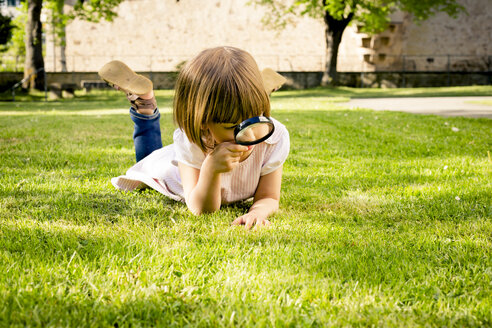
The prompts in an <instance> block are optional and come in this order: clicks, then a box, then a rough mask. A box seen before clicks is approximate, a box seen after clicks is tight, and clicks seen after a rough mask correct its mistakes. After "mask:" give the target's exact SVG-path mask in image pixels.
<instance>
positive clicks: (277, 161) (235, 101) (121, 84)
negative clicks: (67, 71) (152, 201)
mask: <svg viewBox="0 0 492 328" xmlns="http://www.w3.org/2000/svg"><path fill="white" fill-rule="evenodd" d="M99 74H100V75H101V77H102V78H103V79H104V80H106V81H108V82H109V83H111V84H114V85H115V87H116V88H117V89H122V90H123V91H125V92H126V93H127V96H128V98H129V100H130V101H131V103H132V107H131V108H130V115H131V118H132V120H133V121H134V123H135V130H134V134H133V138H134V143H135V152H136V157H137V164H135V165H134V166H133V167H132V168H130V169H129V170H128V171H127V173H126V175H125V176H120V177H117V178H113V179H112V180H111V182H112V184H113V185H114V186H115V187H116V188H118V189H121V190H126V191H130V190H135V189H140V188H144V187H151V188H153V189H155V190H157V191H158V192H160V193H162V194H164V195H166V196H168V197H170V198H172V199H174V200H177V201H183V202H185V203H186V205H187V206H188V208H189V209H190V211H191V212H192V213H194V214H195V215H200V214H201V213H207V212H214V211H217V210H218V209H219V208H220V206H221V204H228V203H232V202H236V201H242V200H246V199H249V198H251V197H254V199H253V205H252V206H251V208H250V209H249V211H248V213H247V214H245V215H243V216H240V217H238V218H237V219H235V220H234V221H233V224H235V225H239V224H242V225H245V226H246V228H248V229H250V228H251V227H252V226H254V225H256V226H264V225H270V222H269V221H268V220H267V218H268V217H269V215H271V214H272V213H273V212H275V211H276V210H277V209H278V204H279V198H280V186H281V180H282V165H283V163H284V161H285V160H286V158H287V155H288V153H289V134H288V132H287V130H286V128H285V126H284V125H282V124H281V123H279V122H278V121H276V120H275V119H273V118H272V121H273V123H274V127H275V130H274V133H273V135H272V136H271V137H269V138H268V139H267V140H265V141H264V142H262V143H260V144H256V145H253V146H243V145H239V144H236V143H235V142H234V128H235V127H236V126H237V125H238V124H239V123H240V122H242V121H243V120H246V119H248V118H251V117H254V116H267V117H269V116H270V101H269V93H270V92H272V91H274V90H275V89H277V88H278V87H280V86H281V85H282V84H283V83H284V81H285V79H284V78H283V77H281V76H280V75H278V74H276V73H275V72H273V71H271V70H270V71H264V74H263V77H262V73H260V71H259V69H258V66H257V64H256V62H255V60H254V59H253V57H252V56H251V55H250V54H249V53H247V52H245V51H243V50H240V49H237V48H232V47H218V48H213V49H207V50H204V51H202V52H201V53H200V54H198V56H196V57H195V58H194V59H192V60H191V61H189V62H188V63H187V64H186V65H185V67H184V68H183V69H182V70H181V72H180V74H179V76H178V79H177V82H176V87H175V98H174V106H173V107H174V121H175V123H176V124H177V125H178V127H179V129H177V130H175V131H174V138H173V139H174V143H173V144H171V145H169V146H166V147H164V148H162V143H161V135H160V126H159V118H160V114H159V110H158V109H157V105H156V102H155V98H154V95H153V91H152V83H151V82H150V81H149V80H148V79H146V78H144V77H143V76H141V75H137V74H135V73H134V72H133V71H132V70H130V69H129V68H128V67H127V66H126V65H125V64H123V63H121V62H117V61H113V62H110V63H108V64H106V65H105V66H104V67H103V68H102V69H101V71H100V72H99ZM135 94H137V95H138V96H137V95H135Z"/></svg>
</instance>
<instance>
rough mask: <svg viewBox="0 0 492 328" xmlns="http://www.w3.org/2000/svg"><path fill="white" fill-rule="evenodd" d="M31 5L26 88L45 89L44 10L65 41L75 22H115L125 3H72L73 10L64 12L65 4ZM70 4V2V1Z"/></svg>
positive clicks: (40, 1)
mask: <svg viewBox="0 0 492 328" xmlns="http://www.w3.org/2000/svg"><path fill="white" fill-rule="evenodd" d="M25 1H26V2H27V12H28V16H27V23H26V61H25V66H24V78H25V79H26V78H27V77H29V76H31V78H28V79H26V82H25V83H24V85H23V87H24V88H36V89H39V90H41V89H43V88H44V74H40V73H42V72H43V71H44V59H43V51H42V50H43V49H42V23H41V10H42V9H43V8H45V9H47V10H48V11H49V15H50V17H51V24H53V26H54V29H55V31H56V34H57V35H58V36H59V37H62V38H64V36H65V27H66V25H67V24H68V23H70V22H71V21H72V20H73V19H75V18H80V19H83V20H86V21H90V22H99V21H100V20H101V19H105V20H108V21H111V20H112V19H113V18H114V17H115V16H116V13H115V12H114V8H115V7H116V6H118V5H119V4H120V3H121V2H122V1H123V0H72V1H70V2H71V3H74V5H73V7H72V10H70V11H69V12H68V13H65V12H64V11H63V8H64V5H65V0H25ZM67 2H68V1H67Z"/></svg>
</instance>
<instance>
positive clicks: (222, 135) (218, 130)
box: [207, 123, 237, 143]
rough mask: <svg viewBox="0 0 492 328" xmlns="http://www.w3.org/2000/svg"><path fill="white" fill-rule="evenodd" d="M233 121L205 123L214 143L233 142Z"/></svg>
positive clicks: (234, 125)
mask: <svg viewBox="0 0 492 328" xmlns="http://www.w3.org/2000/svg"><path fill="white" fill-rule="evenodd" d="M236 126H237V124H235V123H209V124H208V125H207V128H208V130H209V131H210V134H211V135H212V138H214V141H215V142H216V143H223V142H234V129H235V128H236Z"/></svg>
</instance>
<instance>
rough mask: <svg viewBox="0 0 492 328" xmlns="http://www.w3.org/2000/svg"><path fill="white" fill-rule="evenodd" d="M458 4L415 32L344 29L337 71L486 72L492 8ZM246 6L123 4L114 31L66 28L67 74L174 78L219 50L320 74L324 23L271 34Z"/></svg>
mask: <svg viewBox="0 0 492 328" xmlns="http://www.w3.org/2000/svg"><path fill="white" fill-rule="evenodd" d="M459 1H460V2H461V3H462V4H464V5H465V6H466V8H467V10H468V14H461V15H460V16H459V17H458V18H457V19H456V20H455V19H452V18H450V17H448V16H447V15H446V14H442V13H439V14H437V15H436V16H435V17H433V18H431V19H429V20H427V21H424V22H422V23H420V24H414V23H412V22H411V17H410V16H409V15H408V14H405V13H395V14H393V16H392V24H391V25H390V28H388V30H387V31H384V32H383V33H381V34H379V35H376V36H370V35H366V34H364V33H360V32H359V30H358V28H357V26H356V25H355V24H354V25H353V26H349V27H348V28H347V29H346V31H345V33H344V36H343V41H342V44H341V46H340V55H339V65H338V69H339V71H366V72H367V71H377V70H402V68H404V69H405V70H410V69H412V68H413V70H417V71H418V70H424V71H435V70H437V71H440V70H444V69H445V68H446V66H447V65H448V57H447V55H453V57H452V58H451V59H452V62H451V64H450V66H451V67H454V68H455V70H460V69H466V70H470V69H473V70H478V71H480V70H483V67H484V64H483V62H486V61H487V60H488V59H487V58H489V57H488V56H490V55H492V42H491V40H492V5H491V2H490V1H491V0H459ZM248 2H249V0H210V1H201V2H200V5H197V2H195V1H190V0H181V1H179V2H177V1H176V0H126V1H124V2H122V3H121V4H120V6H119V7H118V9H117V11H118V17H117V18H116V19H115V20H114V21H113V22H112V23H109V22H100V23H97V24H94V23H88V22H81V21H75V22H73V23H71V24H70V25H69V26H68V28H67V46H66V61H67V69H68V71H97V70H98V69H99V67H101V66H102V65H103V64H104V63H106V62H107V61H109V60H112V59H121V60H124V61H125V62H127V63H128V64H129V65H130V66H131V67H133V68H134V69H135V70H139V71H173V70H176V67H177V66H179V65H180V64H182V63H183V62H184V61H186V60H188V59H189V58H191V57H192V56H194V55H195V54H196V53H198V52H199V51H200V50H202V49H204V48H209V47H213V46H218V45H230V46H237V47H240V48H243V49H245V50H247V51H249V52H251V53H252V54H253V56H254V57H255V58H256V60H257V61H258V64H259V66H260V67H261V68H263V67H271V68H273V69H275V70H278V71H320V70H323V69H324V63H325V59H326V54H325V41H324V24H323V22H322V20H321V19H319V20H317V19H312V18H307V17H306V18H299V19H297V20H296V21H295V24H293V25H288V26H287V28H286V29H285V30H282V31H272V30H269V29H266V28H265V27H264V25H263V24H262V22H261V19H262V17H263V15H264V13H265V12H264V10H265V9H264V8H263V7H254V6H251V5H247V3H248ZM47 31H49V29H47ZM46 37H47V46H46V51H47V55H46V58H45V62H46V66H47V68H48V70H49V71H59V70H60V68H61V66H60V64H59V63H58V61H59V59H60V56H59V54H58V55H56V51H54V47H53V44H52V41H51V40H50V37H51V35H50V33H49V32H48V33H47V35H46ZM403 55H405V56H406V59H405V60H404V59H403V57H402V56H403ZM455 55H461V56H455ZM491 58H492V57H491ZM404 62H405V63H404ZM478 62H482V64H480V63H478ZM477 63H478V64H477ZM404 66H406V67H404Z"/></svg>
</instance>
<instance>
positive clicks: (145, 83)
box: [98, 60, 153, 95]
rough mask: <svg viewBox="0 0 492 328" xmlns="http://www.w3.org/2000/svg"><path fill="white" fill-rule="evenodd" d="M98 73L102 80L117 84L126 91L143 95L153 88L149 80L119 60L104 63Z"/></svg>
mask: <svg viewBox="0 0 492 328" xmlns="http://www.w3.org/2000/svg"><path fill="white" fill-rule="evenodd" d="M98 74H99V76H100V77H101V78H102V79H103V80H104V81H106V82H108V83H110V84H114V85H116V86H118V88H120V89H122V90H123V91H125V92H126V93H130V94H136V95H144V94H146V93H149V92H150V91H152V89H153V84H152V81H151V80H149V79H148V78H146V77H145V76H143V75H140V74H137V73H135V72H134V71H133V70H132V69H131V68H130V67H128V66H127V65H126V64H124V63H123V62H121V61H119V60H113V61H110V62H109V63H107V64H105V65H104V66H103V67H102V68H101V69H100V70H99V72H98Z"/></svg>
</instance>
